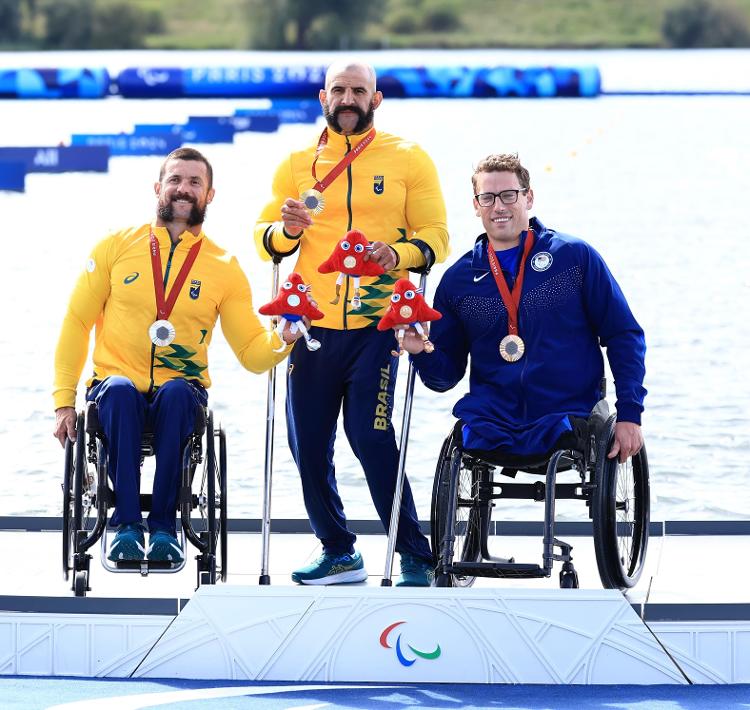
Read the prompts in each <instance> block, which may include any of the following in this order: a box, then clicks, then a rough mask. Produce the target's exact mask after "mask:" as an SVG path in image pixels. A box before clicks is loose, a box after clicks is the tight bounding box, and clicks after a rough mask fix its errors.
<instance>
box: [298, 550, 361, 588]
mask: <svg viewBox="0 0 750 710" xmlns="http://www.w3.org/2000/svg"><path fill="white" fill-rule="evenodd" d="M366 579H367V570H366V569H365V563H364V562H363V561H362V555H360V554H359V552H355V553H354V554H353V555H336V554H334V553H332V552H324V553H323V554H322V555H321V556H320V557H318V559H317V560H315V562H313V563H312V564H309V565H307V566H306V567H301V568H300V569H298V570H295V571H294V572H292V581H294V582H297V584H342V583H343V582H364V581H365V580H366Z"/></svg>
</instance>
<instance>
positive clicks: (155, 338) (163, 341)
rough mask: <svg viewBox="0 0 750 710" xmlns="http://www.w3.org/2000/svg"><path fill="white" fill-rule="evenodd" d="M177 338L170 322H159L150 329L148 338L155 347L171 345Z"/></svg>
mask: <svg viewBox="0 0 750 710" xmlns="http://www.w3.org/2000/svg"><path fill="white" fill-rule="evenodd" d="M174 336H175V329H174V326H173V325H172V324H171V323H170V322H169V321H168V320H157V321H154V322H153V323H152V324H151V327H150V328H149V329H148V337H149V338H151V342H152V343H153V344H154V345H159V346H161V347H164V346H165V345H169V344H170V343H171V342H172V341H173V340H174Z"/></svg>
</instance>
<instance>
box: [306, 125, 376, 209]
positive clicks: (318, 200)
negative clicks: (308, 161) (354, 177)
mask: <svg viewBox="0 0 750 710" xmlns="http://www.w3.org/2000/svg"><path fill="white" fill-rule="evenodd" d="M374 139H375V129H374V128H372V129H370V132H369V133H368V134H367V135H366V136H365V137H364V138H363V139H362V140H361V141H360V142H359V143H358V144H357V145H355V146H354V148H352V149H351V150H350V151H349V152H348V153H347V154H346V155H345V156H344V157H343V158H342V159H341V160H340V161H339V162H338V163H337V164H336V165H334V166H333V167H332V168H331V170H330V171H329V173H328V174H327V175H326V176H325V177H324V178H323V179H322V180H318V176H317V173H316V172H315V164H316V163H317V162H318V158H319V157H320V154H321V153H322V152H323V148H325V147H326V145H328V128H324V129H323V132H322V133H321V134H320V138H319V139H318V147H317V148H316V149H315V157H314V158H313V162H312V170H311V172H312V176H313V178H314V179H315V184H314V185H313V186H312V189H310V190H305V192H303V193H302V194H301V195H300V199H301V200H302V202H304V203H305V207H306V208H307V209H308V210H310V212H312V213H313V214H320V213H321V212H322V211H323V208H324V207H325V201H324V200H323V193H324V192H325V190H326V188H327V187H328V186H329V185H330V184H331V183H332V182H333V181H334V180H335V179H336V178H337V177H338V176H339V175H341V173H343V172H344V170H346V169H347V168H348V167H349V166H350V165H351V164H352V163H353V162H354V161H355V160H356V159H357V158H358V157H359V155H360V154H361V153H362V151H363V150H364V149H365V148H367V146H368V145H370V143H372V142H373V140H374Z"/></svg>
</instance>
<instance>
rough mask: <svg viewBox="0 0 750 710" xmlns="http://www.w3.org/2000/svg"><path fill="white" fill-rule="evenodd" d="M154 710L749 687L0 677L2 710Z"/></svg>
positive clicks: (498, 704)
mask: <svg viewBox="0 0 750 710" xmlns="http://www.w3.org/2000/svg"><path fill="white" fill-rule="evenodd" d="M352 686H358V687H352ZM156 707H158V708H164V709H166V710H170V709H172V710H174V709H177V708H186V709H191V708H200V709H201V710H214V709H215V710H219V709H221V710H233V709H235V708H237V709H243V710H244V709H251V710H286V709H287V708H300V710H302V709H303V708H305V709H306V710H312V709H313V708H315V709H316V710H317V709H318V708H320V709H321V710H322V709H323V708H326V709H328V708H330V709H331V710H338V709H339V708H341V709H343V708H347V709H348V708H379V709H381V710H385V709H390V708H419V709H420V710H421V709H424V710H427V709H430V708H436V709H438V708H439V709H441V710H442V709H444V708H451V709H455V710H461V709H463V708H498V709H499V710H558V709H559V710H568V709H570V710H594V709H596V710H712V709H713V708H716V710H730V709H732V708H738V709H750V685H693V686H674V685H670V686H666V685H656V686H635V685H618V686H561V685H554V686H550V685H474V684H472V685H454V684H450V685H448V684H446V685H440V684H429V685H427V684H425V685H388V684H380V683H378V684H356V683H330V684H322V683H304V684H290V683H240V682H231V681H225V682H221V681H183V680H163V681H153V680H151V681H142V680H109V679H73V678H46V677H45V678H35V677H17V676H14V677H7V676H6V677H0V708H1V709H2V710H15V709H18V710H50V709H51V708H60V709H61V710H62V708H66V710H99V709H100V708H101V709H102V710H108V709H109V710H131V709H132V710H135V709H136V708H156Z"/></svg>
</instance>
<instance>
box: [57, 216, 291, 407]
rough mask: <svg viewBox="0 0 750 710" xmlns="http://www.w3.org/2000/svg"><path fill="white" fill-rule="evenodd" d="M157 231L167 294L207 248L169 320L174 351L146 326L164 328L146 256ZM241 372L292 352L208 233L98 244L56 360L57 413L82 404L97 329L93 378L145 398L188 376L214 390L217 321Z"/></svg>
mask: <svg viewBox="0 0 750 710" xmlns="http://www.w3.org/2000/svg"><path fill="white" fill-rule="evenodd" d="M152 229H153V232H154V235H155V236H156V238H157V240H158V241H159V249H160V254H161V262H162V271H163V273H164V275H165V278H166V286H165V289H164V290H165V294H169V293H170V289H171V287H172V284H173V283H174V281H175V278H176V277H177V274H178V273H179V271H180V267H181V266H182V264H183V263H184V261H185V258H186V256H187V253H188V251H189V250H190V247H191V246H192V245H193V244H195V243H196V242H197V241H198V240H203V244H202V246H201V249H200V251H199V252H198V257H197V259H196V260H195V263H194V264H193V266H192V268H191V269H190V272H189V274H188V276H187V279H186V280H185V283H184V284H183V287H182V289H181V290H180V294H179V296H178V298H177V301H176V303H175V305H174V309H173V310H172V313H171V314H170V316H169V320H170V322H171V323H172V325H174V327H175V330H176V336H175V339H174V341H173V342H172V343H171V344H170V345H167V346H164V347H159V346H156V345H154V344H153V343H152V342H151V339H150V338H149V334H148V329H149V326H150V325H151V324H152V323H153V322H154V321H155V320H157V318H158V316H157V311H156V298H155V294H154V280H153V275H152V267H151V255H150V250H149V234H150V230H152ZM219 316H221V328H222V331H223V332H224V336H225V337H226V339H227V342H228V343H229V345H230V346H231V348H232V350H233V351H234V353H235V355H236V356H237V358H238V359H239V361H240V362H241V363H242V365H243V367H245V368H247V369H248V370H251V371H253V372H263V371H264V370H267V369H269V368H270V367H272V366H273V365H275V364H276V363H278V362H279V361H281V360H283V359H284V358H285V357H286V355H287V354H288V353H289V351H290V349H291V348H289V347H288V348H285V349H284V351H282V352H281V353H276V352H273V348H274V347H279V346H280V344H281V343H280V341H279V338H278V336H277V335H275V334H274V333H271V332H269V331H268V330H266V329H265V328H264V327H263V325H262V324H261V322H260V321H259V319H258V317H257V316H256V314H255V312H254V311H253V307H252V296H251V292H250V284H249V283H248V281H247V277H246V276H245V274H244V272H243V271H242V269H241V268H240V265H239V263H238V261H237V259H236V258H235V257H233V256H231V255H229V254H227V252H226V251H224V250H223V249H221V248H220V247H218V246H217V245H216V244H215V243H214V242H212V241H211V240H210V239H209V238H208V237H206V236H205V234H204V233H203V232H201V233H200V234H199V235H198V236H195V235H194V234H192V233H191V232H188V231H186V232H183V234H182V236H181V241H180V242H179V243H178V244H177V245H176V246H174V247H173V245H172V241H171V239H170V238H169V233H168V232H167V230H166V229H165V228H163V227H155V226H152V225H148V224H145V225H142V226H140V227H134V228H131V229H126V230H123V231H121V232H117V233H115V234H112V235H110V236H108V237H106V238H105V239H103V240H102V241H101V242H99V244H97V245H96V247H95V248H94V250H93V252H92V253H91V255H90V257H89V259H88V261H87V264H86V269H85V270H84V272H83V273H82V274H81V276H80V277H79V279H78V282H77V283H76V286H75V289H74V291H73V294H72V296H71V298H70V303H69V305H68V311H67V313H66V315H65V319H64V321H63V325H62V330H61V333H60V338H59V340H58V343H57V350H56V352H55V384H54V392H53V397H54V401H55V408H56V409H57V408H59V407H65V406H75V399H76V388H77V385H78V381H79V379H80V376H81V371H82V370H83V367H84V364H85V362H86V356H87V354H88V343H89V333H90V332H91V328H92V327H93V326H94V325H95V324H96V335H95V344H94V354H93V360H94V374H93V376H92V377H91V378H90V379H89V380H88V381H87V385H90V384H91V382H92V381H93V380H103V379H104V378H105V377H109V376H110V375H123V376H125V377H128V378H130V379H131V380H132V381H133V382H134V383H135V386H136V388H137V389H138V390H139V391H141V392H148V391H149V389H151V388H152V387H158V386H159V385H161V384H163V383H164V382H167V381H168V380H171V379H174V378H177V377H184V378H186V379H190V380H195V381H196V382H198V383H200V384H201V385H203V386H204V387H209V386H210V384H211V378H210V376H209V373H208V345H209V343H210V342H211V335H212V332H213V328H214V325H215V323H216V319H217V318H218V317H219Z"/></svg>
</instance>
